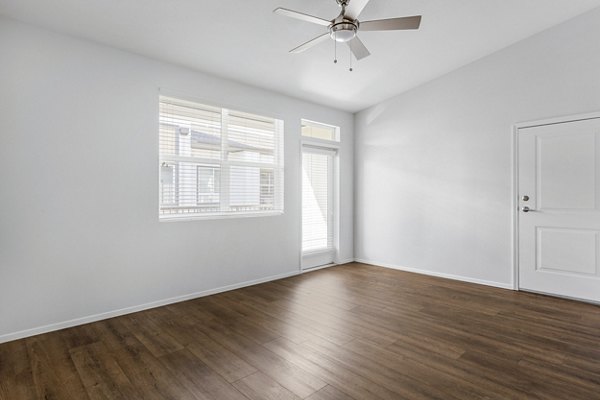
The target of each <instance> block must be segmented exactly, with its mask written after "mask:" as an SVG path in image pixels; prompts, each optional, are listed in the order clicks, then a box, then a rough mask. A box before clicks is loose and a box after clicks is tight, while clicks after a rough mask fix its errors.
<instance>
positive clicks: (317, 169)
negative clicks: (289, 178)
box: [302, 148, 335, 252]
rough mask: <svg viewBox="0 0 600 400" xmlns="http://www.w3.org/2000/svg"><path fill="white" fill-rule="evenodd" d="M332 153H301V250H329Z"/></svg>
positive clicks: (315, 151) (330, 242) (331, 215)
mask: <svg viewBox="0 0 600 400" xmlns="http://www.w3.org/2000/svg"><path fill="white" fill-rule="evenodd" d="M334 156H335V153H333V152H332V151H326V150H317V149H314V150H313V149H307V148H305V149H304V150H303V152H302V251H303V252H316V251H324V250H331V249H333V201H332V200H333V160H334Z"/></svg>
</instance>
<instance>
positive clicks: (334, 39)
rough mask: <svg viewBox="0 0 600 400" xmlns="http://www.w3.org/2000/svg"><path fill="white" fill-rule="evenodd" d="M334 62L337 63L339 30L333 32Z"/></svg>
mask: <svg viewBox="0 0 600 400" xmlns="http://www.w3.org/2000/svg"><path fill="white" fill-rule="evenodd" d="M333 63H334V64H337V32H333Z"/></svg>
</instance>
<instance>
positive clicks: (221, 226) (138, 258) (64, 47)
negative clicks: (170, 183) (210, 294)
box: [0, 18, 353, 342]
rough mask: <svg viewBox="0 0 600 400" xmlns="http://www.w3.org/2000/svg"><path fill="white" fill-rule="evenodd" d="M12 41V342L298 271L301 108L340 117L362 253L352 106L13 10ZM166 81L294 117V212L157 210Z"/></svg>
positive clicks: (346, 181)
mask: <svg viewBox="0 0 600 400" xmlns="http://www.w3.org/2000/svg"><path fill="white" fill-rule="evenodd" d="M0 54H2V61H1V62H0V88H1V94H0V182H1V184H2V186H1V187H2V191H1V193H0V342H1V341H6V340H9V339H13V338H16V337H19V336H23V335H27V334H32V333H35V332H37V331H38V330H36V328H39V327H43V326H45V325H51V326H49V327H45V328H41V329H39V330H45V329H51V328H56V327H59V326H61V325H60V323H62V322H65V321H70V320H73V319H78V318H84V319H83V320H77V321H72V322H70V323H76V322H83V321H85V320H86V319H85V317H89V316H94V315H97V314H101V313H107V312H112V311H115V310H120V309H123V308H128V307H136V306H140V305H144V304H147V303H153V302H158V303H153V304H160V302H161V301H162V300H165V299H170V298H174V297H179V296H185V295H188V294H194V293H198V292H203V291H207V290H212V289H216V288H221V287H224V286H227V285H235V284H239V283H243V282H248V281H253V280H260V279H264V278H269V277H275V276H281V275H286V274H291V273H296V272H298V270H299V266H300V259H299V255H300V207H301V195H300V119H301V118H307V119H310V120H314V121H321V122H324V123H328V124H333V125H338V126H340V127H341V132H342V149H341V165H342V166H341V187H342V194H341V202H342V204H341V232H342V234H341V238H340V247H341V248H340V259H341V260H347V259H351V258H352V257H353V232H352V228H353V221H352V218H353V204H352V201H353V187H352V185H353V178H352V172H353V116H352V115H351V114H349V113H345V112H340V111H336V110H332V109H327V108H325V107H322V106H317V105H313V104H309V103H307V102H303V101H299V100H295V99H292V98H289V97H285V96H282V95H278V94H275V93H272V92H268V91H264V90H260V89H257V88H253V87H249V86H245V85H241V84H238V83H234V82H231V81H226V80H222V79H218V78H215V77H211V76H207V75H204V74H201V73H198V72H194V71H191V70H188V69H184V68H180V67H177V66H174V65H169V64H165V63H161V62H158V61H153V60H150V59H147V58H143V57H140V56H136V55H133V54H129V53H126V52H122V51H119V50H115V49H112V48H108V47H104V46H101V45H97V44H93V43H90V42H86V41H82V40H78V39H74V38H70V37H67V36H62V35H59V34H55V33H51V32H48V31H44V30H40V29H37V28H34V27H31V26H28V25H23V24H20V23H16V22H14V21H10V20H7V19H1V18H0ZM236 62H238V63H239V68H243V67H244V62H243V60H237V61H236ZM159 87H160V88H168V89H169V90H171V91H176V92H180V93H184V94H186V95H189V96H194V97H196V98H198V99H202V100H205V101H206V102H209V103H211V104H215V105H224V106H229V107H231V108H234V109H239V110H243V111H249V112H255V113H259V114H264V115H268V116H273V117H277V118H282V119H283V120H284V121H285V214H284V215H283V216H277V217H262V218H242V219H239V218H238V219H224V220H210V221H206V220H204V221H193V222H159V221H158V163H157V159H158V155H157V152H158V125H157V124H158V88H159ZM52 324H59V325H52Z"/></svg>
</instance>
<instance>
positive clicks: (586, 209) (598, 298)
mask: <svg viewBox="0 0 600 400" xmlns="http://www.w3.org/2000/svg"><path fill="white" fill-rule="evenodd" d="M518 154H519V159H518V165H519V170H518V171H519V176H518V188H519V189H518V195H519V202H518V204H519V213H518V215H519V217H518V227H519V228H518V229H519V287H520V288H521V289H524V290H531V291H536V292H542V293H548V294H554V295H559V296H566V297H572V298H578V299H583V300H589V301H594V302H600V267H599V265H598V264H599V262H598V261H599V260H598V259H599V248H600V242H599V241H600V119H588V120H582V121H575V122H565V123H559V124H553V125H544V126H537V127H531V128H523V129H519V133H518Z"/></svg>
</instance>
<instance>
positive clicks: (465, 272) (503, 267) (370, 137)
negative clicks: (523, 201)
mask: <svg viewBox="0 0 600 400" xmlns="http://www.w3.org/2000/svg"><path fill="white" fill-rule="evenodd" d="M598 38H600V10H594V11H592V12H590V13H588V14H585V15H583V16H580V17H578V18H576V19H574V20H571V21H568V22H566V23H564V24H562V25H559V26H557V27H555V28H552V29H550V30H548V31H545V32H543V33H541V34H538V35H536V36H534V37H531V38H529V39H526V40H525V41H522V42H520V43H518V44H516V45H513V46H511V47H509V48H506V49H504V50H502V51H500V52H498V53H495V54H493V55H491V56H489V57H486V58H484V59H481V60H479V61H477V62H475V63H473V64H471V65H468V66H466V67H464V68H462V69H460V70H457V71H455V72H452V73H450V74H448V75H446V76H444V77H442V78H440V79H437V80H435V81H433V82H430V83H428V84H426V85H424V86H421V87H419V88H416V89H414V90H412V91H410V92H407V93H404V94H402V95H400V96H398V97H395V98H393V99H390V100H388V101H385V102H383V103H381V104H378V105H376V106H374V107H371V108H369V109H367V110H364V111H362V112H360V113H358V114H357V115H356V118H355V130H356V131H355V134H356V142H355V149H356V150H355V151H356V153H355V159H356V168H355V179H356V180H355V186H356V196H355V206H356V211H355V233H356V236H355V246H356V247H355V255H356V257H357V258H358V259H361V260H366V261H371V262H375V263H378V264H385V265H389V266H396V267H404V268H414V269H416V270H418V271H422V272H432V273H435V274H442V275H443V274H448V275H452V276H458V277H462V278H463V279H467V280H474V281H483V282H485V283H491V284H496V285H500V286H509V285H510V284H511V272H512V249H511V243H512V242H511V233H512V228H511V196H512V195H511V177H512V173H511V166H512V161H511V151H512V150H511V138H512V126H513V124H515V123H517V122H523V121H529V120H539V119H544V118H550V117H556V116H563V115H570V114H579V113H587V112H592V111H599V110H600V73H599V72H600V40H599V39H598ZM393 79H402V76H397V77H395V78H393Z"/></svg>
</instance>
